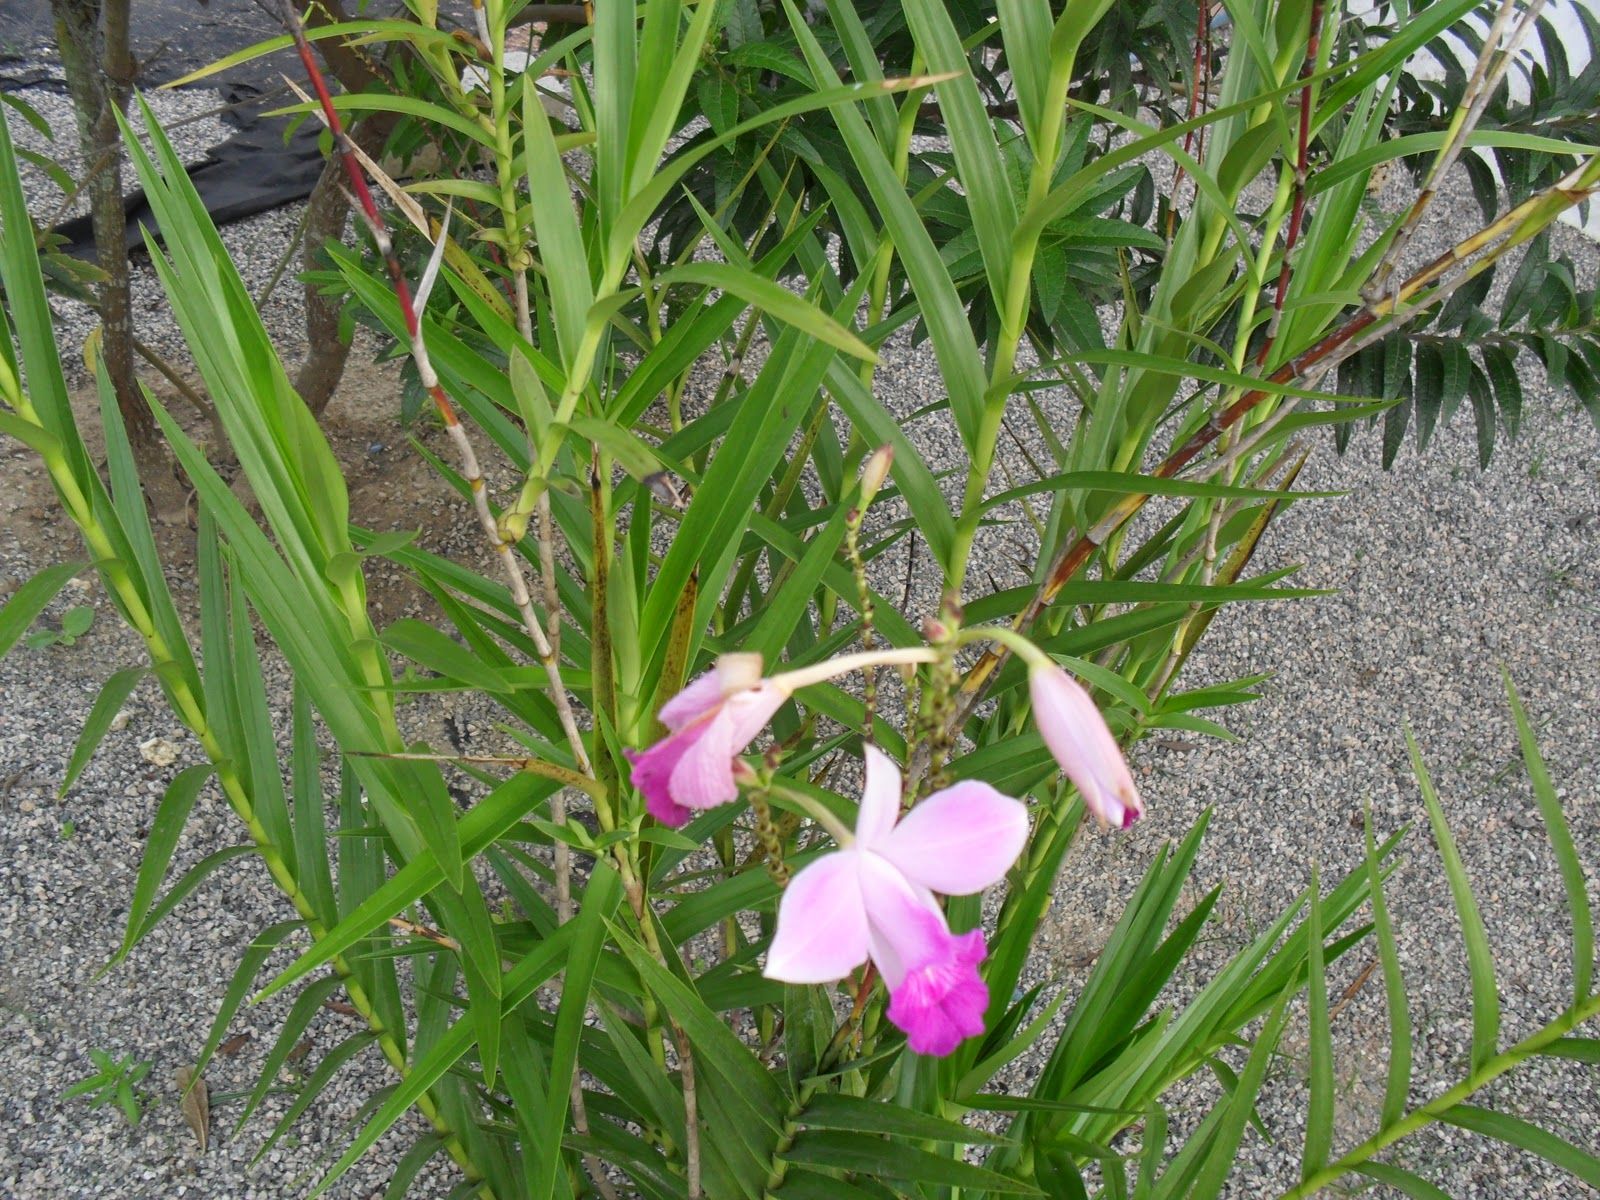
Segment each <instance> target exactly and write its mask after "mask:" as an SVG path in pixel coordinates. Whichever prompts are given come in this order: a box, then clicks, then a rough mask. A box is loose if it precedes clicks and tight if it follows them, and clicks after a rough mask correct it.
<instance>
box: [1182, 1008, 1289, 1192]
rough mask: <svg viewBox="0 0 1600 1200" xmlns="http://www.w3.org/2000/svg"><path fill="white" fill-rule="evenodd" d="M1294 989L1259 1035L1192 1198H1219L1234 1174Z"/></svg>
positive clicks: (1281, 1032)
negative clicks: (1241, 1143)
mask: <svg viewBox="0 0 1600 1200" xmlns="http://www.w3.org/2000/svg"><path fill="white" fill-rule="evenodd" d="M1294 990H1297V989H1288V990H1285V991H1284V993H1283V994H1282V995H1281V996H1279V997H1278V1002H1277V1003H1276V1004H1275V1005H1274V1006H1273V1009H1272V1014H1271V1015H1270V1016H1269V1017H1268V1018H1267V1023H1266V1025H1265V1026H1263V1028H1262V1030H1261V1032H1260V1033H1258V1034H1257V1035H1256V1042H1255V1045H1254V1046H1253V1047H1252V1048H1251V1050H1250V1058H1249V1060H1248V1061H1247V1062H1246V1063H1245V1067H1244V1071H1243V1073H1242V1074H1241V1075H1240V1076H1239V1086H1238V1087H1236V1088H1235V1089H1234V1091H1233V1096H1232V1097H1231V1098H1230V1099H1229V1100H1228V1102H1227V1108H1226V1113H1227V1115H1226V1116H1225V1117H1224V1118H1223V1120H1222V1123H1221V1124H1220V1125H1219V1126H1218V1127H1217V1134H1216V1140H1215V1141H1214V1142H1212V1144H1211V1147H1210V1149H1209V1151H1208V1152H1207V1154H1206V1157H1205V1161H1204V1163H1203V1164H1202V1166H1201V1168H1200V1173H1199V1176H1198V1178H1197V1179H1196V1180H1195V1184H1194V1187H1193V1189H1192V1190H1191V1191H1190V1192H1189V1193H1188V1196H1189V1200H1215V1197H1216V1196H1218V1195H1220V1194H1221V1192H1222V1185H1223V1184H1224V1183H1225V1182H1227V1178H1228V1176H1229V1174H1231V1173H1232V1170H1233V1166H1234V1159H1235V1156H1236V1155H1237V1154H1238V1152H1239V1142H1240V1140H1241V1139H1242V1138H1243V1136H1244V1129H1245V1125H1246V1124H1247V1123H1248V1122H1249V1120H1250V1117H1251V1116H1252V1115H1253V1114H1254V1112H1255V1103H1256V1096H1257V1095H1259V1094H1260V1092H1261V1085H1262V1084H1263V1083H1265V1082H1266V1078H1267V1067H1268V1066H1269V1065H1270V1064H1271V1062H1272V1057H1273V1054H1274V1053H1275V1052H1276V1050H1277V1046H1278V1039H1279V1038H1280V1037H1281V1036H1282V1035H1283V1026H1284V1022H1285V1020H1286V1019H1287V1017H1288V1013H1289V998H1290V996H1292V995H1293V992H1294Z"/></svg>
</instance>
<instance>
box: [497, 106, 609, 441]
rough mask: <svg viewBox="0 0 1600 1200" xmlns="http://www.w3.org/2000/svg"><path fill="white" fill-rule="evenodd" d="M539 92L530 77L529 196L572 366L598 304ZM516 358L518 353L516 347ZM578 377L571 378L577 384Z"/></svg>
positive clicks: (559, 331) (525, 113) (525, 117)
mask: <svg viewBox="0 0 1600 1200" xmlns="http://www.w3.org/2000/svg"><path fill="white" fill-rule="evenodd" d="M538 96H539V90H538V89H537V88H536V87H534V86H533V81H532V80H531V79H530V80H527V81H526V83H525V85H524V87H523V89H522V130H523V136H524V138H525V140H526V142H527V148H528V155H527V156H528V199H529V201H530V202H531V204H532V207H533V226H534V231H535V233H536V234H537V237H538V249H539V256H540V258H541V259H543V261H544V268H545V272H544V277H545V281H546V284H547V286H548V287H549V289H550V300H551V303H552V305H553V307H554V310H555V311H554V314H553V315H554V318H555V327H556V339H557V342H558V344H559V345H560V348H561V358H562V362H563V364H564V365H565V366H566V369H567V370H568V371H572V370H574V369H575V364H576V362H577V357H578V347H579V345H580V344H581V343H582V341H583V336H584V330H585V329H586V327H587V323H588V319H589V309H590V306H592V305H593V304H594V284H593V281H592V280H591V279H590V276H589V259H588V256H587V255H586V254H585V253H584V249H583V234H582V233H581V232H580V230H579V229H578V214H577V212H576V211H575V210H574V209H573V206H572V188H571V186H570V185H569V184H568V182H567V170H566V167H565V166H564V165H563V164H562V162H561V154H560V152H559V151H558V150H557V149H556V139H555V134H554V133H552V132H551V129H550V118H549V117H548V116H546V115H545V112H544V110H543V109H542V108H541V107H540V104H539V99H538ZM512 357H513V358H516V357H518V355H517V354H516V353H515V352H513V354H512ZM576 382H577V381H575V380H574V381H569V383H570V384H571V385H573V386H575V385H576ZM529 428H530V429H532V428H534V427H533V426H530V427H529Z"/></svg>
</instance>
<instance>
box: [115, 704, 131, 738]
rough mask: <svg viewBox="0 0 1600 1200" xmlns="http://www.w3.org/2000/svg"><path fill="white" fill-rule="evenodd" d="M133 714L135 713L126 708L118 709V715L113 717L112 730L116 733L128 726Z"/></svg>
mask: <svg viewBox="0 0 1600 1200" xmlns="http://www.w3.org/2000/svg"><path fill="white" fill-rule="evenodd" d="M132 715H133V714H132V713H130V712H129V711H128V710H127V709H125V708H119V709H117V715H116V716H114V717H112V718H111V726H110V728H111V730H112V731H113V732H114V733H121V732H122V731H123V730H124V729H126V728H127V727H128V721H129V720H130V719H131V718H132Z"/></svg>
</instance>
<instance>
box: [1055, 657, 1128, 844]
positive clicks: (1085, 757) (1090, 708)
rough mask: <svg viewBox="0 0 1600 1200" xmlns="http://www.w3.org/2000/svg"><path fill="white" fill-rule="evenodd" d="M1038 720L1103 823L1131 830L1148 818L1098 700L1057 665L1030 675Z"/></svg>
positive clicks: (1086, 803)
mask: <svg viewBox="0 0 1600 1200" xmlns="http://www.w3.org/2000/svg"><path fill="white" fill-rule="evenodd" d="M1028 688H1029V691H1030V693H1031V695H1032V699H1033V719H1034V721H1035V722H1036V723H1037V724H1038V726H1039V733H1040V735H1041V736H1042V737H1043V738H1044V744H1045V745H1046V746H1048V747H1049V748H1050V753H1051V754H1053V755H1055V759H1056V761H1057V762H1058V763H1060V764H1061V769H1062V771H1063V772H1065V773H1066V776H1067V778H1068V779H1070V780H1072V782H1073V783H1074V784H1076V785H1077V788H1078V792H1079V793H1080V794H1081V795H1082V796H1083V803H1084V806H1085V807H1086V808H1088V810H1089V811H1090V812H1091V813H1093V814H1094V815H1095V818H1096V819H1097V820H1098V821H1099V822H1100V823H1101V824H1102V825H1109V826H1112V827H1113V828H1117V829H1126V828H1127V827H1128V826H1130V825H1132V824H1133V823H1134V822H1135V821H1137V820H1138V819H1139V818H1140V817H1142V816H1144V801H1143V800H1141V799H1140V798H1139V790H1138V788H1136V787H1135V786H1134V783H1133V776H1132V775H1131V774H1129V772H1128V764H1127V761H1126V760H1125V759H1124V758H1123V757H1122V750H1121V748H1120V747H1118V745H1117V739H1116V738H1115V737H1113V736H1112V734H1111V730H1110V728H1109V727H1108V726H1107V725H1106V720H1105V718H1104V717H1103V716H1101V715H1100V710H1099V709H1098V708H1096V707H1095V703H1094V700H1093V699H1091V698H1090V696H1089V693H1088V692H1086V691H1084V690H1083V688H1082V687H1080V686H1079V685H1078V683H1077V681H1075V680H1074V679H1073V678H1072V677H1071V676H1069V675H1068V674H1067V673H1066V672H1065V671H1063V670H1061V668H1059V667H1057V666H1055V665H1054V664H1048V665H1047V664H1038V665H1035V666H1033V667H1032V668H1030V669H1029V671H1028Z"/></svg>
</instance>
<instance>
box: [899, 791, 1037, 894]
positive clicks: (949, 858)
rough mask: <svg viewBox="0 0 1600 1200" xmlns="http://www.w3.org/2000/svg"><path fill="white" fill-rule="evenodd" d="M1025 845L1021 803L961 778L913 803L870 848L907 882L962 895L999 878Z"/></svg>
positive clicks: (1024, 809) (1025, 816)
mask: <svg viewBox="0 0 1600 1200" xmlns="http://www.w3.org/2000/svg"><path fill="white" fill-rule="evenodd" d="M868 770H869V771H870V770H871V768H870V767H869V768H868ZM868 778H869V790H870V778H871V777H870V775H869V777H868ZM1027 841H1028V810H1027V807H1026V806H1025V805H1024V804H1023V803H1022V802H1021V801H1019V800H1013V799H1012V798H1011V797H1010V796H1002V795H1001V794H1000V793H999V792H997V791H995V789H994V788H992V787H990V786H989V785H988V784H986V783H980V782H978V781H977V780H965V781H963V782H961V783H958V784H956V785H955V786H954V787H948V788H945V789H944V790H943V791H939V792H935V793H934V794H933V795H931V796H929V797H928V798H927V799H926V800H924V801H923V802H922V803H921V804H918V805H917V806H916V807H915V808H913V809H912V810H911V811H910V812H909V813H907V814H906V815H905V816H904V817H902V818H901V820H900V823H899V824H898V825H896V826H895V827H894V830H893V831H892V832H891V833H890V834H889V835H888V836H887V837H886V838H884V839H883V840H882V841H880V842H878V843H876V844H875V845H874V846H873V847H872V848H873V849H874V850H875V851H876V852H877V853H878V854H880V855H881V856H882V857H883V858H885V859H887V860H888V861H889V862H891V863H893V864H894V865H895V866H896V867H898V868H899V869H900V871H901V872H902V873H903V874H904V875H905V877H906V878H907V879H909V880H910V881H911V882H912V883H914V884H918V885H920V886H922V887H925V888H927V889H929V890H930V891H935V892H939V893H942V894H943V895H946V896H967V895H971V894H972V893H974V892H981V891H982V890H983V889H984V888H986V887H988V886H989V885H990V884H992V883H998V882H999V881H1000V880H1001V879H1002V878H1004V877H1005V873H1006V872H1007V871H1009V870H1010V869H1011V865H1012V864H1013V863H1015V862H1016V861H1017V856H1018V855H1020V854H1021V853H1022V848H1023V846H1025V845H1026V844H1027Z"/></svg>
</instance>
